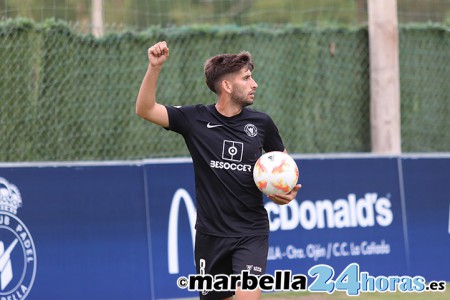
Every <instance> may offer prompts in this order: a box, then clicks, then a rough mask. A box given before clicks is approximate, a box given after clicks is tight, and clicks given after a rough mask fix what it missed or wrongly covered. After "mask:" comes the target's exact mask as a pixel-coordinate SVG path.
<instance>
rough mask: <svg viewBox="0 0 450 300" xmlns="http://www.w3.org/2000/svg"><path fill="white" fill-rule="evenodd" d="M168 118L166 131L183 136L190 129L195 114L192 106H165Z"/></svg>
mask: <svg viewBox="0 0 450 300" xmlns="http://www.w3.org/2000/svg"><path fill="white" fill-rule="evenodd" d="M166 109H167V114H168V116H169V127H167V128H166V129H168V130H171V131H174V132H177V133H179V134H181V135H185V134H187V133H188V132H189V130H190V128H191V120H192V117H193V114H194V113H195V108H194V107H192V106H169V105H166Z"/></svg>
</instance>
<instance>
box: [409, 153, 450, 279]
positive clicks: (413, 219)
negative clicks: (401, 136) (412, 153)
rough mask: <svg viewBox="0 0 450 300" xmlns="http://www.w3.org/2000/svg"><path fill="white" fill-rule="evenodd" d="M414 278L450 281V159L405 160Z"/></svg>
mask: <svg viewBox="0 0 450 300" xmlns="http://www.w3.org/2000/svg"><path fill="white" fill-rule="evenodd" d="M402 166H403V167H402V170H403V178H404V185H405V198H406V199H407V201H406V207H405V208H406V209H405V215H406V216H407V224H408V234H407V237H408V243H409V248H408V252H407V255H408V258H409V262H410V270H411V274H412V275H418V274H420V275H422V276H424V277H425V278H426V279H428V280H446V281H450V158H442V157H441V158H436V157H435V158H421V159H418V158H407V159H403V160H402Z"/></svg>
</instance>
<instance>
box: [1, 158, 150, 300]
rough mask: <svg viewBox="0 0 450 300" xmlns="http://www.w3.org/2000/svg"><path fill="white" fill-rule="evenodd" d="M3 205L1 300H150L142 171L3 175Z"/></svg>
mask: <svg viewBox="0 0 450 300" xmlns="http://www.w3.org/2000/svg"><path fill="white" fill-rule="evenodd" d="M0 197H1V199H0V252H1V253H0V255H1V258H0V264H3V265H4V266H3V268H1V267H2V266H0V269H1V276H0V277H1V285H0V299H24V298H25V297H26V296H27V295H28V294H30V297H29V299H65V300H71V299H74V300H75V299H149V296H150V285H149V282H150V278H149V271H148V270H149V248H148V239H147V221H146V220H147V219H146V206H145V201H144V199H145V198H144V185H143V172H142V168H141V167H137V166H95V167H80V166H74V167H20V168H0ZM1 250H2V251H1ZM3 261H4V262H3Z"/></svg>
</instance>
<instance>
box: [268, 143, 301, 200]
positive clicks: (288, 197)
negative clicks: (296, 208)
mask: <svg viewBox="0 0 450 300" xmlns="http://www.w3.org/2000/svg"><path fill="white" fill-rule="evenodd" d="M284 153H287V151H286V149H284ZM301 187H302V185H301V184H297V185H296V186H294V188H293V189H292V191H290V192H289V193H287V194H272V195H267V197H268V198H269V199H270V200H272V201H273V202H275V203H276V204H279V205H285V204H289V202H291V201H292V200H294V199H295V197H296V196H297V193H298V190H300V188H301Z"/></svg>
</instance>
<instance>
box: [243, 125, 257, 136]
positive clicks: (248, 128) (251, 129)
mask: <svg viewBox="0 0 450 300" xmlns="http://www.w3.org/2000/svg"><path fill="white" fill-rule="evenodd" d="M244 131H245V133H246V134H247V135H248V136H249V137H255V136H257V135H258V128H256V126H255V125H253V124H247V125H245V127H244Z"/></svg>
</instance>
